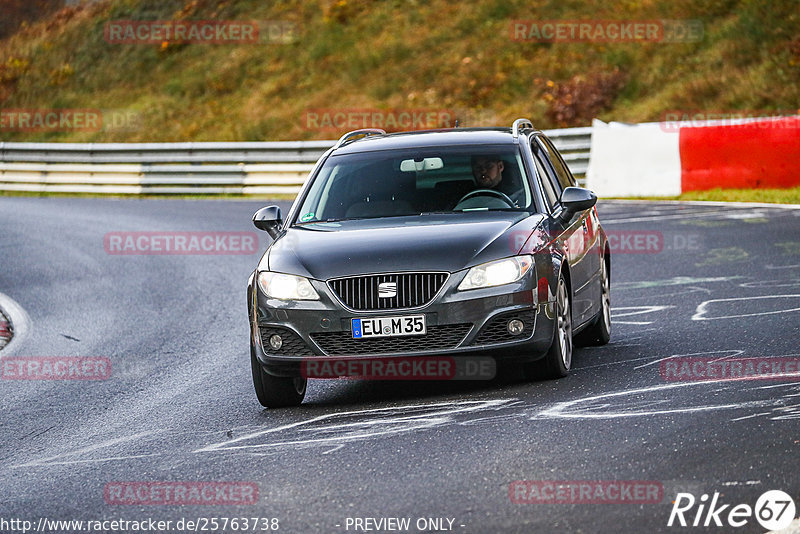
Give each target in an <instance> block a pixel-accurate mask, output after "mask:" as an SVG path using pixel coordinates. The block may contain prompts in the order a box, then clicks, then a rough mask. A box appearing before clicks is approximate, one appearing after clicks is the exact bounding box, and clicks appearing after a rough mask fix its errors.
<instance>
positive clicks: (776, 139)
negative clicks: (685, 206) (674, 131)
mask: <svg viewBox="0 0 800 534" xmlns="http://www.w3.org/2000/svg"><path fill="white" fill-rule="evenodd" d="M680 153H681V190H682V191H702V190H706V189H714V188H716V187H721V188H723V189H745V188H785V187H795V186H798V185H800V117H787V118H781V119H766V120H764V121H757V122H751V123H746V124H740V125H735V124H734V125H732V124H726V125H723V126H703V127H699V128H681V131H680Z"/></svg>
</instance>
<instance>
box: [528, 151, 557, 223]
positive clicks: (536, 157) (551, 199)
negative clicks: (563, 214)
mask: <svg viewBox="0 0 800 534" xmlns="http://www.w3.org/2000/svg"><path fill="white" fill-rule="evenodd" d="M534 143H536V141H534ZM533 162H534V163H535V164H536V173H537V174H538V175H539V178H540V180H541V182H542V188H543V189H544V196H545V198H546V199H547V203H548V204H549V205H550V206H551V207H555V206H556V205H557V204H558V197H559V195H558V193H556V190H555V188H554V187H553V182H552V178H551V176H550V173H549V172H548V171H547V170H546V168H545V166H544V164H543V163H542V160H541V159H540V154H539V151H537V150H536V146H535V145H534V146H533Z"/></svg>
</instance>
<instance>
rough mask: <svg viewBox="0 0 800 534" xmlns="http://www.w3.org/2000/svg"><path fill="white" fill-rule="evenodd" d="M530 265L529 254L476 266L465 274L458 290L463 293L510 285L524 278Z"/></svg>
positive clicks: (531, 262) (531, 258)
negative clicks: (466, 290) (469, 290)
mask: <svg viewBox="0 0 800 534" xmlns="http://www.w3.org/2000/svg"><path fill="white" fill-rule="evenodd" d="M532 265H533V256H531V255H529V254H527V255H524V256H514V257H513V258H506V259H504V260H497V261H490V262H489V263H484V264H481V265H476V266H475V267H473V268H472V269H470V270H469V272H467V276H465V277H464V280H462V281H461V283H460V284H459V285H458V289H459V290H462V291H463V290H465V289H478V288H479V287H493V286H501V285H503V284H510V283H511V282H516V281H517V280H519V279H520V278H522V277H523V276H525V273H527V272H528V270H529V269H530V268H531V266H532Z"/></svg>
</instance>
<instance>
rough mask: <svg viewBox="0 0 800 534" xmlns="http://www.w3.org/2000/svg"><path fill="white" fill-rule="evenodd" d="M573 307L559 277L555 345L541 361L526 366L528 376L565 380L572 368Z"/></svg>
mask: <svg viewBox="0 0 800 534" xmlns="http://www.w3.org/2000/svg"><path fill="white" fill-rule="evenodd" d="M573 346H574V345H573V341H572V305H571V299H570V295H569V289H568V288H567V283H566V281H565V280H564V275H561V274H559V275H558V287H557V288H556V329H555V332H553V343H552V344H551V345H550V350H548V351H547V355H546V356H545V357H544V358H542V359H541V360H538V361H535V362H531V363H529V364H526V373H525V374H526V375H529V376H531V377H532V378H538V377H542V378H563V377H565V376H567V375H568V374H569V370H570V368H571V367H572V350H573Z"/></svg>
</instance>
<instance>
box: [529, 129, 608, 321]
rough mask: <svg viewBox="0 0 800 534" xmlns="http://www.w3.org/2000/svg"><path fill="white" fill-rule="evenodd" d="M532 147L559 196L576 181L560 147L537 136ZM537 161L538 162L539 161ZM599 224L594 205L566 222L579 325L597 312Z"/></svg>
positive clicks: (558, 207)
mask: <svg viewBox="0 0 800 534" xmlns="http://www.w3.org/2000/svg"><path fill="white" fill-rule="evenodd" d="M531 148H532V149H533V152H534V157H535V158H538V159H539V163H543V164H544V167H545V174H546V175H547V177H548V181H549V185H550V187H552V188H553V190H554V194H555V196H556V198H558V199H560V198H561V193H562V192H563V190H564V189H566V188H567V187H573V186H575V185H576V182H575V178H574V177H573V176H572V173H570V172H569V169H568V168H567V166H566V164H565V163H564V161H563V160H562V159H561V156H560V155H559V154H558V151H557V150H556V149H555V147H553V145H552V143H550V141H549V140H548V139H547V138H544V137H541V136H536V137H535V139H534V141H533V143H532V146H531ZM539 163H537V165H538V164H539ZM553 207H554V215H558V214H559V213H560V212H561V205H560V203H559V202H558V201H557V202H556V203H555V204H554V206H553ZM597 228H598V224H597V219H596V216H595V214H594V209H590V210H586V211H583V212H580V213H577V214H575V215H574V216H573V217H572V219H571V220H570V221H567V222H566V223H565V224H564V225H563V231H564V237H563V243H564V249H565V252H566V254H567V260H568V262H569V266H570V273H571V275H572V293H573V306H572V314H573V320H574V322H575V324H576V326H577V325H579V324H581V323H583V322H585V321H587V320H589V319H591V318H592V317H593V316H594V315H595V314H596V313H597V310H596V303H597V302H599V299H600V295H599V285H598V284H596V283H591V282H592V281H595V280H596V276H597V275H598V274H599V270H600V256H599V235H598V231H597Z"/></svg>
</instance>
